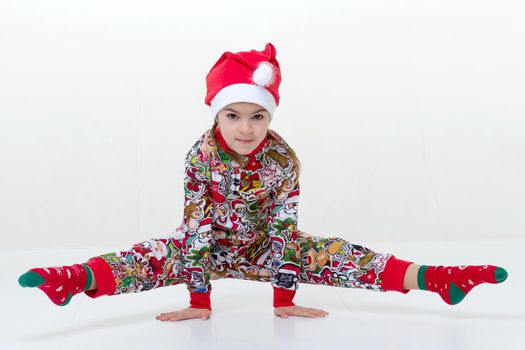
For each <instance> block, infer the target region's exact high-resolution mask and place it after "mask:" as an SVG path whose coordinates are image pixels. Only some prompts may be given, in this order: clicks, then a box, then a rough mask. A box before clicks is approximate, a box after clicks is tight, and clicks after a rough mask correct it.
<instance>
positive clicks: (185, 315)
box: [155, 307, 211, 322]
mask: <svg viewBox="0 0 525 350" xmlns="http://www.w3.org/2000/svg"><path fill="white" fill-rule="evenodd" d="M210 315H211V311H210V310H208V309H195V308H192V307H187V308H185V309H182V310H178V311H173V312H165V313H162V314H160V315H157V316H155V318H156V319H157V320H159V321H171V322H175V321H180V320H189V319H192V318H200V319H201V320H207V319H209V318H210Z"/></svg>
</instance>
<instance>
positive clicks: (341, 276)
mask: <svg viewBox="0 0 525 350" xmlns="http://www.w3.org/2000/svg"><path fill="white" fill-rule="evenodd" d="M298 243H299V245H300V250H301V260H302V262H301V272H300V278H299V282H302V283H309V284H322V285H331V286H337V287H350V288H365V289H370V290H376V291H398V292H401V293H404V294H406V293H408V291H409V290H410V289H422V290H429V291H432V292H436V293H438V294H439V295H440V296H441V298H442V299H443V300H444V301H445V302H447V303H448V304H457V303H459V302H460V301H461V300H463V298H464V297H465V296H466V294H467V293H468V292H469V291H470V290H471V289H472V288H474V287H475V286H477V285H479V284H481V283H493V284H495V283H501V282H503V281H504V280H505V279H506V278H507V272H506V271H505V270H504V269H503V268H500V267H497V266H492V265H484V266H447V267H445V266H426V265H417V264H414V263H412V262H410V261H404V260H401V259H397V258H396V257H395V256H393V255H392V254H389V253H376V252H374V251H372V250H371V249H369V248H366V247H362V246H359V245H355V244H350V243H349V242H347V241H345V240H343V239H341V238H338V237H330V238H324V237H316V236H311V235H309V234H307V233H304V232H299V234H298Z"/></svg>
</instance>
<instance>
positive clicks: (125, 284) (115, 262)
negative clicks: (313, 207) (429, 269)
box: [99, 231, 391, 294]
mask: <svg viewBox="0 0 525 350" xmlns="http://www.w3.org/2000/svg"><path fill="white" fill-rule="evenodd" d="M213 235H214V236H215V235H216V236H219V237H221V236H222V237H224V236H225V231H214V232H213ZM258 237H260V240H261V244H260V245H259V246H257V247H255V246H254V248H252V249H250V250H246V251H244V254H242V255H238V256H237V257H236V258H235V259H234V258H233V257H232V255H231V254H228V253H226V252H225V251H224V250H219V249H217V248H212V251H211V254H210V260H211V265H212V270H211V273H210V280H217V279H222V278H236V279H243V280H251V281H258V282H270V281H271V276H270V270H271V268H272V263H271V259H270V255H269V250H268V249H267V248H268V247H269V245H270V241H269V240H268V239H267V238H266V239H264V238H263V235H262V234H261V235H258ZM230 238H231V237H230ZM231 239H232V240H233V242H235V238H231ZM297 244H298V246H299V250H300V251H299V255H300V266H301V268H300V273H299V277H298V282H299V283H308V284H314V285H326V286H334V287H343V288H363V289H370V290H376V291H384V290H383V289H382V288H381V282H382V276H383V271H384V267H385V264H386V261H387V260H388V259H389V258H390V257H391V254H385V253H375V252H374V251H372V250H370V249H369V248H366V247H362V246H359V245H356V244H350V243H349V242H348V241H345V240H343V239H341V238H338V237H330V238H325V237H320V236H312V235H309V234H307V233H305V232H302V231H299V233H298V237H297ZM181 246H182V241H181V240H180V239H176V238H173V237H164V238H151V239H150V240H147V241H144V242H142V243H138V244H135V245H134V246H133V247H132V248H131V249H130V250H126V251H119V252H111V253H107V254H104V255H100V256H99V257H101V258H103V259H104V260H105V261H106V262H108V264H109V265H110V267H111V268H112V270H113V275H114V276H115V281H116V285H117V289H116V291H115V294H123V293H136V292H142V291H148V290H150V289H153V288H159V287H165V286H171V285H177V284H180V283H183V284H188V275H186V274H184V273H183V269H184V266H183V263H182V259H181V257H180V251H181V250H180V249H181ZM215 247H217V246H215ZM265 247H266V248H265ZM190 277H191V275H190Z"/></svg>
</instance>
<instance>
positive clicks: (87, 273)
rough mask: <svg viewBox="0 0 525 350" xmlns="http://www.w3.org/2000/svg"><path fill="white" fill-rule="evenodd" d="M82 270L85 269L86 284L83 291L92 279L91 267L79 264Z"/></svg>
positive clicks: (87, 287)
mask: <svg viewBox="0 0 525 350" xmlns="http://www.w3.org/2000/svg"><path fill="white" fill-rule="evenodd" d="M81 265H82V267H83V268H84V270H86V285H85V286H84V291H86V290H88V289H89V287H91V282H92V281H93V275H92V274H91V269H90V268H89V266H87V265H86V264H81ZM64 305H65V304H64Z"/></svg>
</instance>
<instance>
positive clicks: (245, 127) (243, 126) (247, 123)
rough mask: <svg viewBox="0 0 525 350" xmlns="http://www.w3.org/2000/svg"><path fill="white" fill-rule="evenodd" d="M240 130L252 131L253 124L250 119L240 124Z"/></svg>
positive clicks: (244, 132)
mask: <svg viewBox="0 0 525 350" xmlns="http://www.w3.org/2000/svg"><path fill="white" fill-rule="evenodd" d="M239 131H240V132H241V133H243V134H249V133H251V131H252V124H251V123H250V121H248V120H245V121H242V122H241V124H240V125H239Z"/></svg>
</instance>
